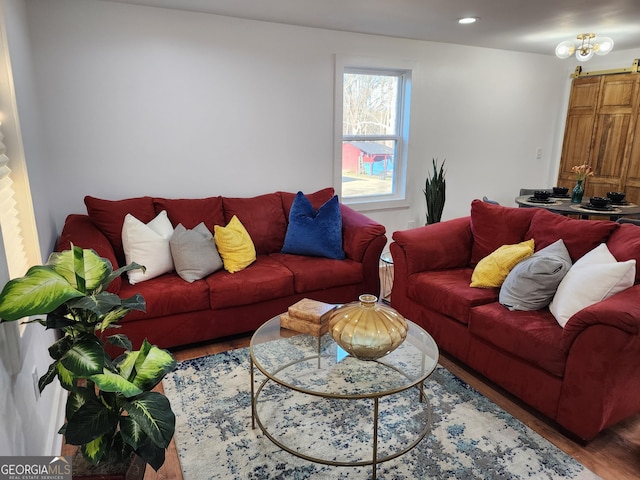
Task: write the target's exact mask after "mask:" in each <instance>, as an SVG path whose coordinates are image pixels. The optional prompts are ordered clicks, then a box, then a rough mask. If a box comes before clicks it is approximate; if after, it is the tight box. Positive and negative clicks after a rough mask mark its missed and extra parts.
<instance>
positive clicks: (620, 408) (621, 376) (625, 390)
mask: <svg viewBox="0 0 640 480" xmlns="http://www.w3.org/2000/svg"><path fill="white" fill-rule="evenodd" d="M636 302H637V300H636ZM636 318H638V317H636ZM639 351H640V336H638V335H635V336H630V335H628V334H626V333H625V332H623V331H622V330H618V329H617V328H612V327H611V326H608V325H599V324H596V325H592V326H591V327H590V328H588V329H586V330H585V331H584V332H583V333H582V334H581V335H580V336H579V337H578V338H577V339H576V342H575V343H574V344H573V346H572V348H571V355H570V356H569V359H568V360H567V367H566V371H565V377H564V382H563V384H562V395H561V396H560V399H559V404H558V412H557V416H556V420H557V422H558V423H559V424H560V425H562V426H563V427H565V428H567V429H569V430H570V431H571V432H574V433H575V434H576V435H578V436H579V437H581V438H584V439H587V440H589V439H591V438H593V437H595V436H596V435H597V434H598V433H599V432H600V431H601V430H604V429H605V428H606V427H608V426H609V425H613V424H615V423H616V422H618V421H620V420H622V419H624V418H626V417H628V416H630V415H633V414H636V413H638V399H639V398H640V375H638V352H639Z"/></svg>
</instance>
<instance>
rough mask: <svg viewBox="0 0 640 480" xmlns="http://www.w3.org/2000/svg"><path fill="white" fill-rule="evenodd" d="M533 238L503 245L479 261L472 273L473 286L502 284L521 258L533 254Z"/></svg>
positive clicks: (484, 286) (485, 286) (487, 286)
mask: <svg viewBox="0 0 640 480" xmlns="http://www.w3.org/2000/svg"><path fill="white" fill-rule="evenodd" d="M533 250H534V242H533V238H532V239H531V240H527V241H526V242H521V243H516V244H515V245H503V246H501V247H499V248H497V249H496V250H495V251H493V253H491V254H489V255H487V256H486V257H484V258H483V259H482V260H480V261H479V262H478V264H477V265H476V268H475V269H474V270H473V274H472V275H471V284H470V286H472V287H482V288H492V287H499V286H500V285H502V283H503V282H504V280H505V279H506V278H507V275H509V272H510V271H511V269H512V268H513V267H515V266H516V264H517V263H518V262H519V261H520V260H524V259H525V258H527V257H530V256H531V255H533Z"/></svg>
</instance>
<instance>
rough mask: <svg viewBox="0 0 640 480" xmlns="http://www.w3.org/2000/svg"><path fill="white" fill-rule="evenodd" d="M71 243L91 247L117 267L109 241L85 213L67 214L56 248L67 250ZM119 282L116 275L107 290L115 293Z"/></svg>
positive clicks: (118, 289) (114, 267)
mask: <svg viewBox="0 0 640 480" xmlns="http://www.w3.org/2000/svg"><path fill="white" fill-rule="evenodd" d="M71 244H73V245H75V246H76V247H81V248H91V249H93V250H94V251H95V252H96V253H97V254H98V255H100V256H101V257H103V258H106V259H107V260H109V261H110V262H111V267H112V268H113V269H114V270H117V269H118V266H119V265H118V259H117V258H116V254H115V252H114V251H113V247H112V246H111V243H110V242H109V240H108V239H107V237H105V236H104V235H103V234H102V232H101V231H100V230H98V227H96V226H95V224H94V223H93V222H92V221H91V219H89V217H88V216H87V215H69V216H68V217H67V219H66V220H65V222H64V227H63V228H62V233H61V234H60V238H59V239H58V247H57V250H58V251H62V250H69V249H70V248H71ZM121 284H122V279H121V278H120V277H118V278H116V279H115V280H113V282H111V284H109V287H108V288H107V291H108V292H111V293H116V294H117V293H118V292H119V291H120V286H121Z"/></svg>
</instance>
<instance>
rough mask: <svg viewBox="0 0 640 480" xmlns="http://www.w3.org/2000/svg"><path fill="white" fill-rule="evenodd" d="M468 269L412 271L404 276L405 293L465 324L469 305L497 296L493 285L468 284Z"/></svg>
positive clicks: (431, 308)
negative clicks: (482, 286)
mask: <svg viewBox="0 0 640 480" xmlns="http://www.w3.org/2000/svg"><path fill="white" fill-rule="evenodd" d="M472 272H473V269H472V268H456V269H450V270H438V271H430V272H424V273H415V274H413V275H410V276H409V278H408V280H407V284H408V285H407V296H408V297H409V298H410V299H412V300H414V301H415V302H418V303H420V304H421V305H424V306H426V307H427V308H429V309H430V310H435V311H436V312H439V313H442V314H444V315H447V316H449V317H452V318H454V319H456V320H457V321H459V322H461V323H465V324H466V323H467V322H468V321H469V314H470V310H471V308H472V307H475V306H477V305H484V304H485V303H491V302H496V301H497V300H498V289H497V288H473V287H470V286H469V283H470V282H471V274H472Z"/></svg>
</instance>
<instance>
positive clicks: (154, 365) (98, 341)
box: [0, 246, 176, 470]
mask: <svg viewBox="0 0 640 480" xmlns="http://www.w3.org/2000/svg"><path fill="white" fill-rule="evenodd" d="M139 268H144V267H141V266H140V265H137V264H135V263H132V264H130V265H127V266H125V267H122V268H120V269H118V270H116V271H113V269H112V266H111V263H110V262H109V260H107V259H105V258H101V257H99V256H98V255H97V254H96V252H94V251H93V250H88V249H85V250H83V249H81V248H79V247H73V246H72V248H71V249H70V250H66V251H64V252H59V253H53V254H52V255H51V256H50V257H49V260H48V261H47V263H46V264H45V265H41V266H35V267H32V268H31V269H29V271H28V272H27V274H26V275H25V276H24V277H21V278H16V279H14V280H11V281H10V282H8V283H7V284H6V285H5V287H4V289H3V290H2V292H1V293H0V322H11V321H16V320H19V319H21V318H25V317H30V316H36V315H46V318H45V319H41V318H40V319H35V320H33V319H32V320H28V323H33V322H38V323H40V324H41V325H43V326H44V327H46V328H47V329H51V328H53V329H59V330H60V331H61V332H62V334H63V335H62V338H60V339H59V340H58V341H56V342H55V343H54V344H53V345H51V346H50V347H49V355H50V356H51V358H53V360H54V361H53V363H52V364H51V365H50V366H49V369H48V371H47V373H45V374H44V375H43V376H42V377H41V378H40V381H39V382H38V386H39V388H40V391H42V390H43V389H44V388H45V387H46V386H47V385H48V384H49V383H51V382H52V381H53V380H54V379H55V378H56V377H58V380H59V381H60V384H61V385H62V387H63V388H65V389H66V390H68V391H69V395H68V397H67V404H66V422H65V424H64V425H63V426H62V428H61V429H60V431H59V433H61V434H64V435H65V438H66V441H67V443H69V444H72V445H79V446H80V450H81V452H82V454H83V455H84V457H85V458H86V459H87V460H88V461H89V462H90V463H92V464H97V463H100V462H102V461H106V460H111V459H113V458H114V456H115V459H116V461H122V460H123V459H126V458H128V457H129V456H130V455H131V453H132V452H135V453H136V454H137V455H138V456H140V457H141V458H142V459H143V460H144V461H145V462H146V463H148V464H149V465H151V466H152V467H153V468H154V469H155V470H158V468H160V467H161V466H162V464H163V463H164V460H165V450H166V448H167V447H168V446H169V442H170V441H171V438H172V437H173V434H174V430H175V415H174V413H173V411H172V410H171V405H170V403H169V400H168V399H167V398H166V397H165V396H164V395H162V394H161V393H159V392H155V391H151V390H152V389H153V388H154V387H155V386H156V385H157V384H158V383H159V382H160V381H161V380H162V378H163V377H164V376H165V375H166V374H167V373H169V372H171V371H172V370H173V369H174V368H175V366H176V361H175V359H174V358H173V357H172V355H171V354H170V353H169V352H167V351H165V350H161V349H160V348H158V347H156V346H152V345H151V344H150V343H149V342H148V341H147V340H146V339H145V341H144V342H143V344H142V346H141V348H140V350H137V351H132V348H131V342H130V341H129V339H128V338H127V337H126V336H124V335H121V334H120V335H111V336H108V337H107V338H106V341H107V342H109V343H111V344H113V345H116V346H119V347H122V348H123V349H124V350H125V351H124V353H123V354H122V355H120V356H119V357H117V358H115V359H112V358H111V357H110V356H109V355H108V354H107V352H106V351H105V348H104V347H105V344H104V342H103V334H104V331H105V330H106V329H107V328H113V327H118V325H117V322H118V321H119V320H120V319H122V318H123V317H124V316H125V315H127V314H128V313H129V312H130V311H131V310H142V311H144V310H145V308H146V305H145V301H144V298H142V296H141V295H139V294H137V295H134V296H133V297H131V298H127V299H121V298H120V297H119V296H118V295H115V294H113V293H110V292H107V291H106V288H107V286H108V285H109V284H110V283H111V282H112V281H113V280H114V279H115V278H117V277H118V276H119V275H121V274H122V273H123V272H126V271H129V270H134V269H139Z"/></svg>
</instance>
